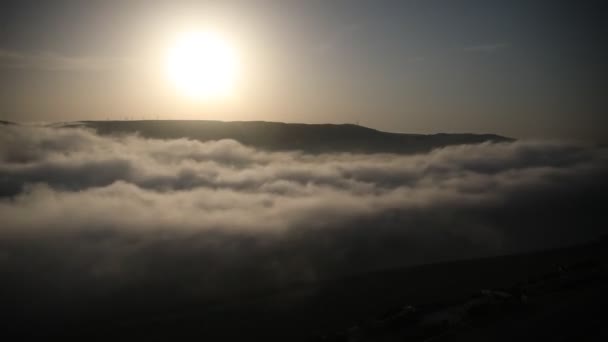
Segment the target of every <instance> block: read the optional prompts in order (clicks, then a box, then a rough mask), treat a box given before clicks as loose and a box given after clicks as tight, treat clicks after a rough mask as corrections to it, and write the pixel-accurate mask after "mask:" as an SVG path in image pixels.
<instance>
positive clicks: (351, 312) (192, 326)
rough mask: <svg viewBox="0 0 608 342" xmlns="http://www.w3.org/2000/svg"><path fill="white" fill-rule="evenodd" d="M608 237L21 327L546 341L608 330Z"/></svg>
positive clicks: (119, 299)
mask: <svg viewBox="0 0 608 342" xmlns="http://www.w3.org/2000/svg"><path fill="white" fill-rule="evenodd" d="M606 245H607V241H606V240H603V241H599V242H595V243H591V244H586V245H582V246H576V247H570V248H564V249H557V250H550V251H545V252H537V253H531V254H522V255H511V256H503V257H494V258H484V259H474V260H463V261H454V262H448V263H440V264H432V265H422V266H416V267H409V268H403V269H394V270H387V271H381V272H374V273H369V274H364V275H358V276H354V277H348V278H343V279H340V280H336V281H331V282H325V283H314V284H301V285H299V286H294V287H291V288H289V289H285V290H279V291H271V292H267V293H258V294H255V295H248V296H246V297H241V298H224V299H222V300H218V301H215V302H205V303H198V302H187V301H185V302H183V303H181V304H179V305H175V304H178V303H172V304H171V305H163V304H162V301H159V300H158V299H157V298H155V301H154V303H150V302H147V301H146V298H145V295H140V296H138V293H141V289H140V290H138V291H134V292H132V293H128V294H127V293H123V294H116V296H114V297H111V298H106V299H104V300H103V302H96V301H93V302H89V303H83V304H86V314H85V315H81V316H78V315H73V314H72V315H71V316H67V318H66V317H61V316H60V315H58V314H57V312H58V311H56V310H54V311H53V312H54V315H49V316H47V315H45V314H44V313H43V312H40V313H38V314H39V315H38V316H36V317H34V321H33V322H30V323H27V322H20V323H21V324H20V325H16V324H12V325H11V329H15V330H16V331H15V332H19V333H23V335H25V336H27V335H32V336H36V335H42V336H47V337H48V336H71V337H74V336H77V337H84V336H86V338H87V339H89V340H96V339H98V340H108V339H124V338H132V339H143V338H145V339H146V340H159V341H161V340H167V339H171V338H187V337H196V338H200V339H206V340H214V341H242V340H244V339H251V340H256V341H286V340H289V341H402V340H404V339H407V340H411V341H426V340H438V341H465V340H466V341H477V340H479V341H490V340H500V339H502V340H513V339H517V340H524V341H525V340H530V341H534V340H538V338H541V340H543V339H546V338H551V340H555V338H558V337H560V334H567V335H568V336H569V337H570V338H577V337H578V338H580V337H584V336H586V335H585V334H587V333H589V334H593V335H592V336H599V335H598V334H601V332H602V330H601V324H603V323H605V318H603V317H604V316H602V315H601V314H602V310H603V307H604V305H605V304H608V296H606V294H605V293H604V292H605V291H604V288H605V285H607V284H608V281H607V277H606V261H607V259H608V258H607V256H608V254H607V252H606ZM168 291H170V289H168ZM144 292H145V289H144ZM168 295H170V293H168ZM159 303H161V304H159ZM91 313H94V315H91ZM36 320H40V321H36ZM585 329H586V330H585ZM528 332H529V335H526V334H527V333H528ZM595 340H598V339H595Z"/></svg>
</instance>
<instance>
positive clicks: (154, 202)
mask: <svg viewBox="0 0 608 342" xmlns="http://www.w3.org/2000/svg"><path fill="white" fill-rule="evenodd" d="M607 152H608V151H607V150H606V149H599V148H592V147H589V146H585V145H578V144H573V143H562V142H542V141H518V142H502V143H483V144H476V145H459V146H452V147H446V148H441V149H435V150H433V151H431V152H429V153H421V154H414V155H395V154H348V153H341V154H316V155H315V154H305V153H300V152H268V151H263V150H259V149H253V148H250V147H246V146H244V145H241V144H240V143H238V142H236V141H233V140H220V141H213V142H205V143H202V142H199V141H194V140H187V139H173V140H154V139H145V138H142V137H140V136H137V135H125V136H121V137H107V136H99V135H97V134H95V133H94V132H91V131H87V130H84V129H75V128H64V129H58V128H36V127H22V126H1V127H0V217H1V219H2V223H1V225H0V226H1V228H0V273H1V274H2V278H3V285H2V292H3V297H5V298H11V300H13V301H14V305H15V307H25V306H26V305H25V304H24V303H25V302H26V300H27V302H28V303H29V304H27V305H37V304H36V303H47V302H54V301H60V302H62V304H66V303H68V302H70V300H73V298H78V296H85V297H90V296H97V297H99V298H103V297H104V296H107V295H108V294H115V293H119V292H121V291H122V292H124V293H133V294H139V295H140V296H147V294H159V293H162V294H163V295H166V296H176V297H184V298H194V297H197V298H213V297H214V296H220V295H224V294H231V293H243V292H248V291H255V290H259V289H266V288H277V287H281V286H285V285H288V284H292V283H295V282H301V281H306V282H308V281H321V280H325V279H329V278H332V277H338V276H342V275H347V274H354V273H361V272H366V271H370V270H376V269H384V268H390V267H396V266H406V265H414V264H421V263H431V262H436V261H442V260H452V259H459V258H470V257H478V256H490V255H498V254H508V253H516V252H523V251H530V250H537V249H544V248H550V247H556V246H564V245H568V244H574V243H577V242H583V241H587V240H590V239H593V238H595V237H598V236H600V235H602V234H605V227H606V226H608V225H607V221H608V220H607V219H606V214H605V209H606V205H605V203H608V201H607V200H608V195H607V194H608V192H607V191H606V190H608V180H607V179H606V176H605V175H606V174H608V172H607V171H608V153H607ZM129 291H131V292H129ZM150 298H154V297H153V295H150ZM32 303H33V304H32ZM66 305H67V304H66Z"/></svg>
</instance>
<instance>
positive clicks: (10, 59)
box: [0, 50, 128, 71]
mask: <svg viewBox="0 0 608 342" xmlns="http://www.w3.org/2000/svg"><path fill="white" fill-rule="evenodd" d="M126 62H128V60H127V59H126V58H108V57H94V56H67V55H62V54H58V53H55V52H33V53H32V52H23V51H17V50H0V68H2V69H34V70H50V71H96V70H108V69H113V68H117V67H119V66H121V65H124V64H125V63H126Z"/></svg>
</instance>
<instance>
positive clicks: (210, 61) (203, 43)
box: [167, 31, 239, 99]
mask: <svg viewBox="0 0 608 342" xmlns="http://www.w3.org/2000/svg"><path fill="white" fill-rule="evenodd" d="M238 64H239V63H238V59H237V54H236V51H235V49H234V47H233V46H232V45H231V44H230V43H229V41H228V40H226V39H224V38H223V37H221V36H220V35H218V34H215V33H212V32H203V31H200V32H187V33H183V34H181V35H179V36H178V38H177V39H176V40H175V42H174V43H173V45H172V46H171V47H170V48H169V50H168V53H167V73H168V76H169V79H170V80H171V82H172V83H173V84H174V85H175V86H176V87H177V89H178V90H179V92H180V93H181V94H183V95H186V96H188V97H192V98H195V99H213V98H223V97H226V96H228V95H231V93H232V92H233V90H234V87H235V82H236V79H237V76H238Z"/></svg>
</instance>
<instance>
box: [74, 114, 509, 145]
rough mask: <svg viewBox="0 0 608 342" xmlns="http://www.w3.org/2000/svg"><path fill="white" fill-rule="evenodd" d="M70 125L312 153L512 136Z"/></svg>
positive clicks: (247, 124) (295, 127)
mask: <svg viewBox="0 0 608 342" xmlns="http://www.w3.org/2000/svg"><path fill="white" fill-rule="evenodd" d="M63 126H67V127H74V126H76V127H82V126H84V127H88V128H92V129H95V130H96V131H97V132H98V133H99V134H106V135H107V134H125V133H135V132H137V133H139V134H140V135H141V136H143V137H146V138H156V139H177V138H189V139H195V140H200V141H210V140H220V139H234V140H237V141H239V142H240V143H242V144H244V145H248V146H252V147H256V148H262V149H267V150H273V151H281V150H301V151H304V152H309V153H323V152H352V153H416V152H426V151H430V150H432V149H435V148H439V147H445V146H449V145H460V144H477V143H483V142H503V141H512V140H513V139H511V138H507V137H503V136H499V135H494V134H468V133H465V134H445V133H439V134H430V135H425V134H402V133H388V132H382V131H378V130H375V129H371V128H367V127H363V126H358V125H352V124H341V125H335V124H295V123H281V122H265V121H231V122H224V121H206V120H143V121H81V122H74V123H68V124H64V125H63Z"/></svg>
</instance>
